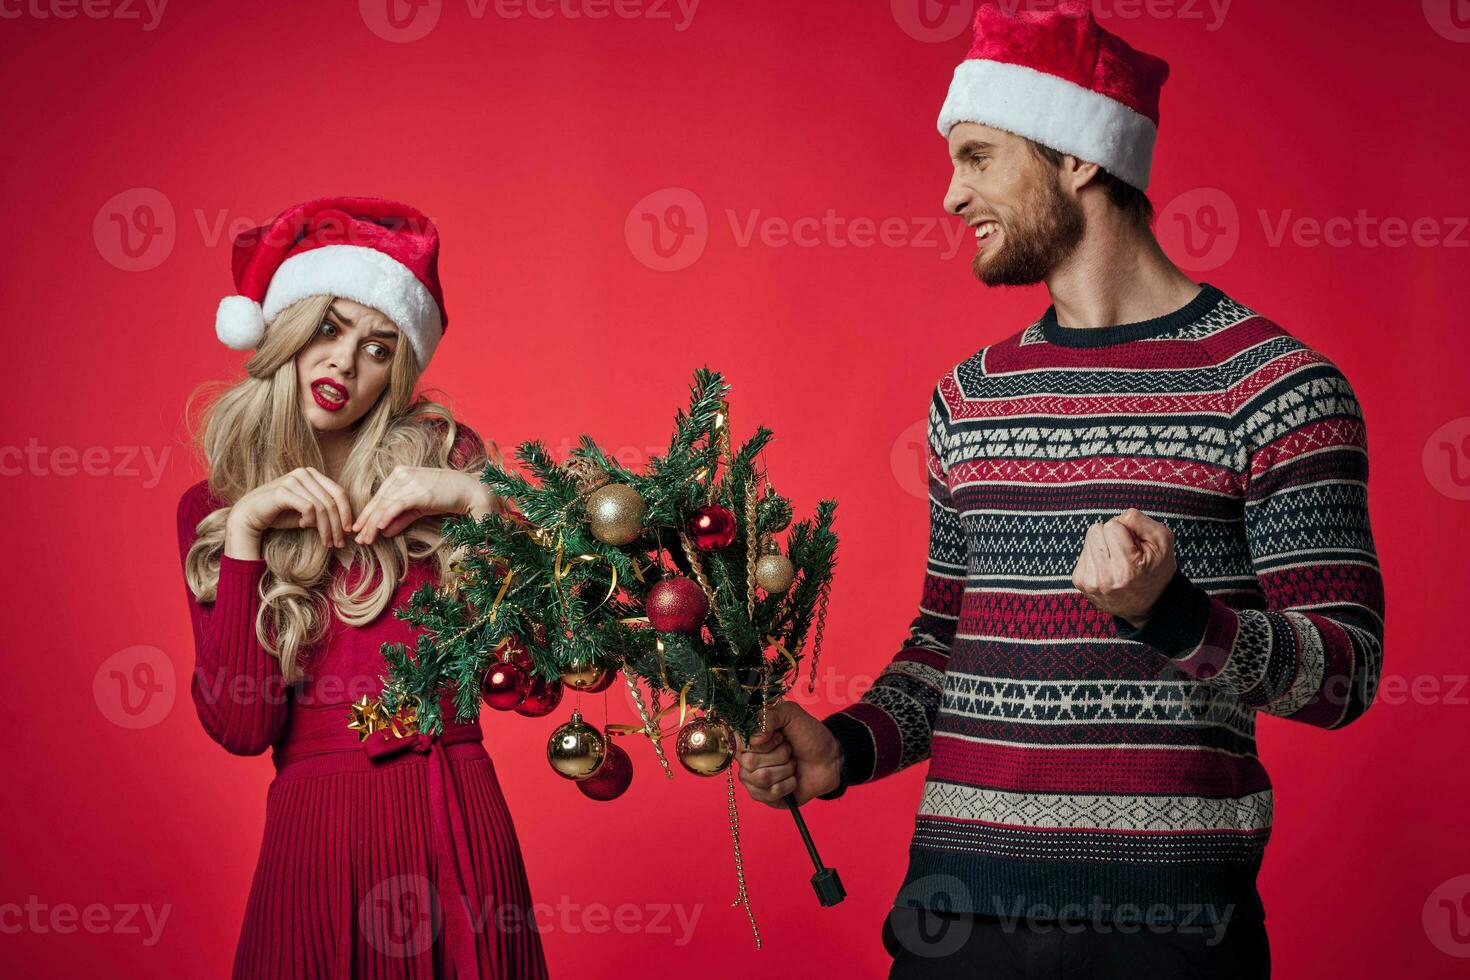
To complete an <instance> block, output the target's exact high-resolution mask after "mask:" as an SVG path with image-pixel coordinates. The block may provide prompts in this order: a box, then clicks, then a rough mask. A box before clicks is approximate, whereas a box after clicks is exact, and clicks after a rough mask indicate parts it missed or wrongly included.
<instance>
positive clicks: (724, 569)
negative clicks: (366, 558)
mask: <svg viewBox="0 0 1470 980" xmlns="http://www.w3.org/2000/svg"><path fill="white" fill-rule="evenodd" d="M728 393H729V386H728V385H727V384H726V383H725V381H724V380H723V379H722V378H721V376H720V375H719V374H717V373H715V372H713V371H709V370H707V369H706V370H701V371H698V372H696V373H695V378H694V384H693V386H692V388H691V391H690V403H689V410H688V411H687V412H684V411H680V412H679V413H678V415H677V416H676V418H675V421H674V432H673V437H672V438H671V439H670V442H669V450H668V453H667V454H666V455H663V456H658V457H654V458H653V459H651V460H650V461H649V464H648V467H647V471H646V472H644V473H635V472H633V471H632V470H629V469H627V468H625V467H623V466H622V465H620V464H619V463H618V462H617V461H616V460H615V459H614V458H612V457H611V456H609V455H607V454H606V453H605V452H603V450H602V449H600V448H599V447H598V446H597V444H596V443H595V442H594V441H593V440H592V439H590V438H588V437H586V436H583V437H582V439H581V442H580V445H579V446H578V447H577V448H576V449H574V450H572V452H571V454H570V457H569V458H568V459H567V460H566V461H564V462H562V463H558V462H556V461H555V460H553V459H552V458H551V455H550V454H549V453H548V452H547V450H546V447H545V446H544V445H543V444H542V443H540V442H534V441H533V442H527V443H524V444H522V445H521V446H520V447H519V449H518V451H517V454H516V455H517V458H518V459H519V461H520V462H521V464H522V465H523V466H524V467H525V469H526V470H527V472H528V473H529V474H530V476H531V477H532V478H534V480H535V482H534V483H533V482H531V480H528V479H526V478H525V477H522V476H520V475H517V474H515V473H512V472H511V471H510V470H508V469H505V468H503V467H501V466H497V465H495V464H494V463H492V464H490V465H489V466H487V467H486V469H485V472H484V474H483V475H482V476H481V482H483V483H485V484H486V485H487V486H489V487H490V489H491V490H493V491H494V492H495V493H497V494H499V495H500V496H502V497H505V498H508V499H509V500H511V501H513V502H514V504H515V506H516V508H517V510H518V512H513V513H510V514H490V515H487V516H485V517H484V518H481V519H479V520H476V519H475V518H473V517H470V516H464V517H456V518H450V519H449V520H447V521H445V524H444V534H445V537H446V539H447V540H448V541H449V542H450V543H451V544H452V545H453V546H456V547H458V548H462V549H464V554H463V557H462V558H460V559H459V561H458V562H457V564H456V580H455V581H454V582H453V583H451V584H450V586H448V587H446V588H440V589H435V588H434V587H432V586H430V585H425V586H422V587H421V588H420V589H419V590H417V591H416V592H415V593H414V594H413V596H412V599H411V605H410V607H409V608H407V609H402V610H399V611H398V613H397V615H398V616H399V617H400V618H402V619H405V620H407V621H408V622H410V623H412V624H413V625H414V626H417V627H420V628H422V630H423V631H424V632H423V634H422V635H421V636H420V637H419V639H418V642H417V644H416V646H415V648H414V650H413V651H412V653H410V652H409V651H408V650H407V649H405V647H404V645H403V644H387V645H385V646H384V648H383V652H384V655H385V657H386V658H387V661H388V664H389V667H390V669H391V677H390V678H389V681H388V684H387V686H386V688H385V691H384V696H383V704H384V707H385V708H386V709H387V710H388V711H389V712H390V713H392V712H397V711H398V710H400V709H402V708H410V709H412V710H413V711H414V712H415V713H416V715H417V719H418V727H419V729H420V730H422V731H426V732H437V731H439V730H440V729H441V728H442V719H441V718H440V717H439V702H440V698H441V696H442V695H443V694H444V693H445V692H451V693H452V696H453V702H454V706H455V711H456V714H457V716H458V717H459V719H460V720H461V721H470V720H473V719H474V718H475V717H477V716H478V713H479V707H480V702H481V688H482V683H483V680H484V677H485V674H486V671H487V669H488V668H489V667H490V666H491V665H492V664H494V663H496V662H498V661H502V660H506V659H508V658H509V657H511V656H512V655H513V654H514V653H515V652H516V651H517V650H518V649H524V650H525V651H527V652H528V653H529V663H530V665H531V668H532V671H533V673H534V674H535V675H537V676H538V677H540V678H541V679H542V680H544V681H546V682H548V683H551V682H556V681H558V680H559V679H560V678H561V677H562V676H563V675H566V674H569V673H575V672H579V671H587V670H589V669H594V670H595V669H621V670H622V671H624V672H625V673H627V674H628V675H629V676H630V677H631V678H637V679H641V680H642V681H644V682H646V683H647V684H648V685H649V686H650V687H651V688H652V689H653V690H654V691H663V692H667V693H668V694H669V695H670V696H672V697H673V698H682V699H683V701H684V702H685V703H686V705H687V706H688V707H689V708H698V709H701V710H703V711H704V712H706V713H707V714H708V715H710V716H712V717H714V718H717V719H719V720H721V721H724V722H725V723H727V724H729V725H730V726H731V727H732V728H733V729H734V730H735V731H737V732H739V733H740V734H741V736H743V737H749V736H750V735H751V734H752V733H753V732H754V731H755V730H756V729H757V728H758V727H759V726H760V709H761V706H762V704H763V703H766V702H769V701H774V700H776V699H777V698H780V697H781V696H783V695H784V694H785V693H786V692H787V691H789V690H790V689H791V687H792V686H793V685H794V683H795V682H796V679H797V671H798V670H799V667H800V662H801V660H802V659H803V652H802V651H803V648H804V647H805V646H806V643H807V640H808V638H809V636H810V635H811V633H812V632H813V626H814V622H815V621H816V620H817V618H818V616H819V615H820V613H821V612H822V611H823V610H824V609H825V600H826V595H827V590H828V588H829V586H830V584H831V580H832V572H833V568H834V564H835V561H836V550H837V536H836V534H835V533H834V532H833V530H832V519H833V514H834V511H835V509H836V503H835V502H834V501H831V500H823V501H821V502H820V503H819V504H818V505H817V508H816V513H815V516H814V517H813V518H812V519H811V520H809V521H801V522H798V523H796V524H795V525H792V524H791V518H792V508H791V503H790V501H789V500H787V499H786V498H784V497H782V496H780V495H779V494H777V493H776V492H775V491H774V490H773V489H772V488H771V487H770V485H769V484H766V485H765V486H764V487H763V488H762V483H763V482H764V479H763V473H762V472H761V471H760V470H759V469H758V464H759V461H760V454H761V451H762V450H763V449H764V448H765V447H766V445H767V444H768V443H769V442H770V440H771V436H772V433H771V431H770V430H769V429H767V428H765V427H763V426H762V427H758V428H757V429H756V431H755V433H754V434H753V435H752V436H751V437H750V439H749V440H748V441H747V442H745V444H744V445H742V446H740V447H739V449H738V450H735V451H733V452H732V451H731V448H730V438H729V412H728V406H727V403H726V397H727V395H728ZM788 527H789V534H788V536H787V541H786V554H785V555H784V556H783V555H781V553H780V550H779V546H778V545H777V543H776V541H775V535H777V534H779V533H780V532H782V531H785V530H787V529H788ZM768 559H769V560H768ZM701 598H702V600H703V601H702V602H701V601H700V600H701ZM650 600H652V604H651V605H650ZM701 612H703V614H701ZM816 652H819V651H816Z"/></svg>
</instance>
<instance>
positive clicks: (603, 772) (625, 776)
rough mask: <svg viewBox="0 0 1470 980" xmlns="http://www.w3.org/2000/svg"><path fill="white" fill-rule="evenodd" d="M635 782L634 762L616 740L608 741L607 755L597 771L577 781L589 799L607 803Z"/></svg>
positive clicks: (578, 786)
mask: <svg viewBox="0 0 1470 980" xmlns="http://www.w3.org/2000/svg"><path fill="white" fill-rule="evenodd" d="M632 782H633V760H632V759H630V758H628V753H627V752H625V751H623V747H622V746H621V745H619V744H618V743H617V742H616V741H615V740H613V739H608V740H607V755H606V756H605V757H604V758H603V760H602V765H600V766H598V767H597V771H596V772H594V773H593V774H592V775H590V776H588V777H587V778H586V779H579V780H577V789H579V790H581V791H582V795H583V796H585V797H587V798H588V799H592V800H598V801H599V802H603V803H606V802H607V801H608V800H615V799H617V798H618V797H619V796H622V795H623V793H624V792H626V791H627V789H628V785H629V784H630V783H632Z"/></svg>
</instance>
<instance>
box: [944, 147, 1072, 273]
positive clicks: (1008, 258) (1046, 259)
mask: <svg viewBox="0 0 1470 980" xmlns="http://www.w3.org/2000/svg"><path fill="white" fill-rule="evenodd" d="M1035 187H1036V190H1035V191H1034V192H1032V193H1031V194H1030V195H1028V197H1027V199H1026V201H1025V202H1024V203H1023V204H1022V205H1021V207H1020V208H1019V209H1018V210H1017V212H1016V215H1015V217H1014V219H1013V220H1012V221H1011V222H1009V223H1007V224H1003V225H1002V226H1001V230H1002V236H1001V241H1000V243H999V245H1000V247H999V249H998V250H997V251H996V252H995V254H994V255H986V254H985V253H984V252H983V251H981V252H978V253H976V255H975V258H974V260H973V261H972V262H971V263H970V268H971V269H972V270H973V271H974V273H975V278H977V279H979V280H980V281H981V282H983V283H985V285H987V286H1034V285H1035V284H1036V283H1038V282H1041V281H1042V280H1043V279H1045V278H1046V277H1047V276H1048V275H1050V274H1051V271H1052V270H1053V269H1055V268H1056V267H1057V265H1058V264H1059V263H1060V262H1061V261H1062V260H1063V259H1065V258H1066V257H1067V256H1068V255H1071V254H1072V250H1073V249H1075V248H1076V247H1077V243H1078V242H1080V241H1081V240H1082V208H1081V206H1080V205H1079V204H1078V203H1077V202H1076V201H1075V200H1074V199H1073V198H1070V197H1068V196H1067V195H1066V194H1063V193H1062V189H1061V188H1060V187H1059V186H1057V181H1056V177H1055V176H1054V175H1053V174H1051V173H1049V172H1046V171H1045V170H1043V172H1042V173H1041V174H1040V175H1039V176H1038V179H1037V180H1036V184H1035Z"/></svg>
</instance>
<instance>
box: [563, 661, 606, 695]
mask: <svg viewBox="0 0 1470 980" xmlns="http://www.w3.org/2000/svg"><path fill="white" fill-rule="evenodd" d="M611 673H612V668H611V667H608V666H605V665H603V664H596V663H589V664H585V665H583V664H577V665H574V666H573V667H572V669H571V670H568V671H566V672H564V673H563V674H562V675H561V682H562V683H563V684H565V685H566V686H567V687H569V688H571V689H572V690H574V691H581V692H583V693H593V694H595V693H597V692H599V691H605V690H607V687H608V680H609V677H608V675H609V674H611Z"/></svg>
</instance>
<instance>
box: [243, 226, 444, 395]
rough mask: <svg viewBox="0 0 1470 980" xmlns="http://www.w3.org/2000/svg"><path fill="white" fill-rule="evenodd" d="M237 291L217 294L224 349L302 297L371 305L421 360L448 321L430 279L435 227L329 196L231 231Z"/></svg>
mask: <svg viewBox="0 0 1470 980" xmlns="http://www.w3.org/2000/svg"><path fill="white" fill-rule="evenodd" d="M231 264H232V266H233V268H234V273H235V288H236V289H237V290H238V291H239V295H238V296H226V297H225V298H224V299H222V300H220V304H219V310H218V312H217V313H216V314H215V319H214V328H215V333H216V334H218V336H219V339H220V340H221V341H223V342H224V344H225V346H226V347H230V348H233V349H235V350H246V349H249V348H251V347H255V346H257V345H259V343H260V340H261V338H262V337H264V336H265V327H266V324H267V323H269V322H271V321H272V320H274V319H275V317H276V315H277V314H279V313H280V312H281V311H282V310H284V309H286V308H287V307H288V306H290V305H291V304H292V303H295V302H296V301H298V300H301V299H305V298H306V297H308V296H320V295H330V296H340V297H342V298H344V299H350V300H353V301H355V302H358V303H361V304H363V305H364V306H371V307H372V308H373V309H375V310H377V311H378V312H380V313H382V314H383V315H384V316H386V317H388V319H390V320H392V321H393V323H394V324H395V325H396V326H397V327H398V329H399V330H401V331H402V332H403V334H404V336H405V337H407V339H408V342H409V344H410V345H411V346H412V347H413V351H414V354H415V355H416V356H417V357H418V362H419V368H420V369H423V368H424V367H427V366H428V363H429V358H430V357H432V356H433V354H434V348H435V347H437V346H438V344H439V338H440V337H442V336H443V335H444V330H445V328H446V327H447V326H448V325H449V316H448V314H446V313H445V311H444V293H443V290H442V289H440V286H439V231H438V229H436V228H435V227H434V223H433V222H432V221H430V220H429V219H428V218H427V217H425V216H424V215H423V214H421V213H420V212H418V211H416V210H415V209H413V208H411V207H409V206H408V205H406V204H399V203H397V202H395V201H383V200H379V199H377V198H372V197H329V198H322V199H321V200H317V201H310V202H308V203H306V204H298V205H296V206H295V207H293V208H289V209H287V210H286V211H284V212H282V213H281V215H280V217H278V218H276V219H275V220H274V221H272V222H271V223H270V224H268V225H264V226H262V227H260V228H252V229H250V230H249V231H245V232H241V233H240V234H239V235H236V236H235V244H234V251H233V254H232V256H231Z"/></svg>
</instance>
